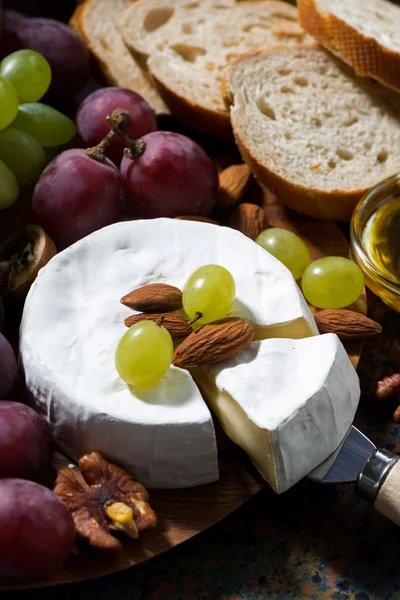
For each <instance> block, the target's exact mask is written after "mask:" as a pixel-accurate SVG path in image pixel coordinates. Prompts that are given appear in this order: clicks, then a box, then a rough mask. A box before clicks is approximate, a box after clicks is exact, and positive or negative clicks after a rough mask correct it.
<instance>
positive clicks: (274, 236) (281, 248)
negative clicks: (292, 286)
mask: <svg viewBox="0 0 400 600" xmlns="http://www.w3.org/2000/svg"><path fill="white" fill-rule="evenodd" d="M256 243H257V244H259V245H260V246H262V247H263V248H264V250H267V252H269V253H270V254H272V256H275V258H277V259H278V260H279V261H280V262H281V263H283V264H284V265H285V267H287V268H288V269H289V271H290V272H291V274H292V275H293V277H294V278H295V279H299V278H300V277H301V276H302V275H303V273H304V270H305V269H306V268H307V267H308V265H309V264H310V254H309V252H308V248H307V246H306V245H305V243H304V242H303V240H301V239H300V238H299V237H298V236H297V235H296V234H295V233H292V232H291V231H287V230H286V229H281V228H280V227H271V229H266V230H265V231H262V232H261V233H260V235H259V236H258V237H257V239H256Z"/></svg>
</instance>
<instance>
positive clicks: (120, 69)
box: [70, 0, 169, 115]
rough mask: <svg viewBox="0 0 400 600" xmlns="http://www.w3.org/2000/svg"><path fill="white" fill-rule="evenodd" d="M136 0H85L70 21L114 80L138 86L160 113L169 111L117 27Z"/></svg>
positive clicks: (125, 86) (138, 90)
mask: <svg viewBox="0 0 400 600" xmlns="http://www.w3.org/2000/svg"><path fill="white" fill-rule="evenodd" d="M133 1H134V0H85V1H84V2H83V3H82V4H80V5H79V7H78V8H77V9H76V11H75V12H74V14H73V15H72V18H71V22H70V25H71V27H72V28H73V29H74V30H75V31H76V33H77V34H78V35H79V36H80V37H81V38H82V39H83V41H84V42H85V44H86V45H87V46H88V48H89V50H90V51H91V53H92V54H93V55H94V57H95V58H96V59H97V61H98V63H99V64H100V68H101V70H102V72H103V73H104V75H105V77H106V79H107V80H108V82H109V83H110V84H112V85H116V86H117V87H122V88H128V89H130V90H134V91H135V92H137V93H138V94H140V95H141V96H142V97H143V98H144V99H145V100H146V101H147V102H148V103H149V104H150V106H151V107H152V108H153V109H154V110H155V112H156V113H157V114H159V115H164V114H168V113H169V111H168V109H167V107H166V105H165V103H164V101H163V100H162V99H161V96H160V95H159V93H158V91H157V88H156V87H155V85H154V83H153V82H152V81H151V80H150V78H149V76H148V74H147V73H145V72H144V71H143V70H142V69H141V68H140V66H139V65H138V63H137V62H136V60H135V59H134V58H133V57H132V55H131V53H130V52H129V50H128V49H127V48H126V46H125V44H124V42H123V39H122V36H121V34H120V33H119V30H118V28H117V21H118V19H120V18H122V16H123V14H124V11H125V9H126V8H127V7H129V6H130V5H131V4H132V2H133Z"/></svg>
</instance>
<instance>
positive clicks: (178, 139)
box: [121, 131, 218, 218]
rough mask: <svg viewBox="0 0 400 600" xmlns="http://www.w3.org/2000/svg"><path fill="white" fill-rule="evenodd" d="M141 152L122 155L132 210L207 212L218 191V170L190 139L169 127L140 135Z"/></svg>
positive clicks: (157, 214) (151, 213)
mask: <svg viewBox="0 0 400 600" xmlns="http://www.w3.org/2000/svg"><path fill="white" fill-rule="evenodd" d="M143 140H144V142H145V144H146V149H145V151H144V154H143V155H142V156H140V157H139V158H135V159H133V160H132V159H130V158H128V157H127V156H124V158H123V159H122V162H121V173H122V175H123V177H124V178H125V181H126V183H127V198H128V201H129V203H130V205H131V206H132V208H133V209H134V211H135V214H136V215H137V216H139V217H143V218H154V217H177V216H180V215H201V216H207V215H208V214H210V212H211V211H212V209H213V208H214V205H215V202H216V198H217V192H218V175H217V170H216V168H215V166H214V164H213V162H212V161H211V159H210V158H209V157H208V156H207V154H206V153H205V152H204V150H203V149H202V148H201V147H200V146H199V145H198V144H196V142H194V141H193V140H191V139H189V138H187V137H185V136H184V135H180V134H179V133H171V132H168V131H156V132H154V133H149V134H148V135H145V136H144V137H143Z"/></svg>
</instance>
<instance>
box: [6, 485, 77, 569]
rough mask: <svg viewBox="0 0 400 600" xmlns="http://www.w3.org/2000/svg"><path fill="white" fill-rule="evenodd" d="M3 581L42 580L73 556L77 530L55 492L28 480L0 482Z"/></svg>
mask: <svg viewBox="0 0 400 600" xmlns="http://www.w3.org/2000/svg"><path fill="white" fill-rule="evenodd" d="M0 531H1V535H0V577H1V578H4V579H18V580H23V579H31V578H34V579H39V578H42V577H47V576H49V575H51V574H52V573H54V572H55V571H56V570H57V569H58V567H59V566H60V564H61V563H62V562H63V560H64V559H65V558H66V557H67V555H68V554H69V552H70V550H71V548H72V544H73V542H74V538H75V526H74V522H73V519H72V516H71V513H70V512H69V511H68V509H67V507H66V506H65V504H63V502H62V500H60V498H58V496H56V494H54V493H53V492H52V491H50V490H49V489H47V488H45V487H44V486H42V485H39V484H37V483H33V482H32V481H27V480H25V479H0Z"/></svg>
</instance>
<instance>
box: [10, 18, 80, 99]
mask: <svg viewBox="0 0 400 600" xmlns="http://www.w3.org/2000/svg"><path fill="white" fill-rule="evenodd" d="M11 12H12V11H11ZM21 48H30V49H32V50H36V52H39V53H40V54H42V55H43V56H44V57H45V58H46V59H47V61H48V62H49V64H50V67H51V71H52V81H51V85H50V88H49V90H48V92H47V94H46V96H45V100H44V101H45V102H48V103H51V102H52V101H53V100H55V99H57V100H58V99H63V97H64V96H65V94H66V93H68V95H69V96H73V95H74V94H75V93H76V92H79V91H80V90H81V89H82V88H83V86H84V85H85V84H86V82H87V81H88V79H89V76H90V71H91V60H90V55H89V51H88V49H87V48H86V46H85V44H84V43H83V42H82V40H81V39H80V38H79V36H78V35H77V34H76V33H75V32H74V31H72V29H70V28H69V27H67V25H64V23H60V22H59V21H54V20H53V19H36V18H35V19H30V18H28V17H21V18H16V17H15V15H13V14H12V15H11V18H10V17H9V16H8V11H7V12H6V23H5V31H4V36H3V40H2V42H1V55H2V58H3V57H4V56H6V55H7V54H10V53H11V52H14V51H15V50H20V49H21Z"/></svg>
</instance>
